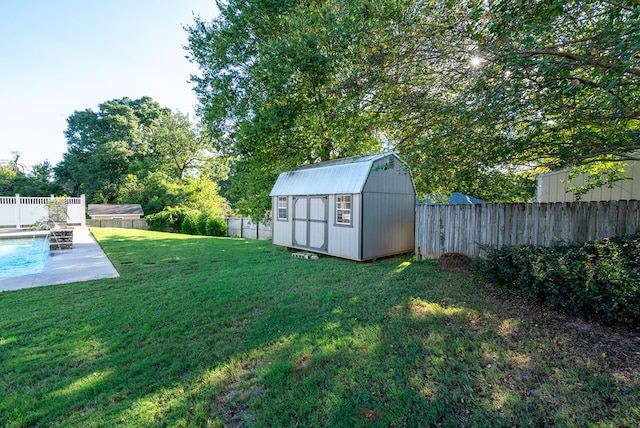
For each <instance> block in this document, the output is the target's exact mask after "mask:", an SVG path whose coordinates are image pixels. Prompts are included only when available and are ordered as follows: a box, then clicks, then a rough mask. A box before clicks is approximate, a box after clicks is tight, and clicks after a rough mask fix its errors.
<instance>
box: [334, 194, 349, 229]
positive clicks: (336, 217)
mask: <svg viewBox="0 0 640 428" xmlns="http://www.w3.org/2000/svg"><path fill="white" fill-rule="evenodd" d="M345 196H347V197H349V208H340V203H343V204H344V203H345V201H342V202H340V201H339V200H340V198H342V197H345ZM340 212H342V213H343V217H342V218H343V221H339V218H340V217H339V215H338V213H340ZM345 212H346V213H348V216H349V221H348V222H347V221H344V213H345ZM352 214H353V195H350V194H342V195H336V209H335V217H334V219H335V224H336V226H352V225H353V217H352Z"/></svg>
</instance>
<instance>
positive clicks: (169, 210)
mask: <svg viewBox="0 0 640 428" xmlns="http://www.w3.org/2000/svg"><path fill="white" fill-rule="evenodd" d="M188 212H190V210H189V209H188V208H186V207H182V206H177V207H166V208H165V209H164V210H162V211H160V212H158V213H156V214H151V215H148V216H146V217H145V218H146V219H147V225H148V226H149V229H151V230H157V231H161V232H180V231H181V230H182V222H183V221H184V218H185V216H186V215H187V213H188Z"/></svg>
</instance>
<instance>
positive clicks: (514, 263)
mask: <svg viewBox="0 0 640 428" xmlns="http://www.w3.org/2000/svg"><path fill="white" fill-rule="evenodd" d="M476 268H477V271H478V272H479V273H480V275H481V277H483V278H484V279H485V280H489V281H493V282H496V283H497V284H499V285H501V286H503V287H505V288H509V289H514V290H516V291H518V292H519V293H521V294H523V295H525V296H527V297H529V298H535V299H537V300H539V301H541V302H543V303H545V304H546V305H548V306H549V307H551V308H554V309H560V310H563V311H565V312H568V313H571V314H574V315H577V316H581V317H583V318H586V319H590V320H594V321H599V322H602V323H604V324H610V325H618V326H624V327H626V328H630V329H640V285H639V284H640V236H639V235H632V236H627V237H620V238H613V239H607V240H605V241H603V242H587V243H585V244H582V245H575V244H573V245H562V244H557V245H554V246H553V247H551V248H542V247H532V246H523V247H501V248H492V249H489V250H488V251H487V257H486V258H484V259H480V260H478V262H477V263H476Z"/></svg>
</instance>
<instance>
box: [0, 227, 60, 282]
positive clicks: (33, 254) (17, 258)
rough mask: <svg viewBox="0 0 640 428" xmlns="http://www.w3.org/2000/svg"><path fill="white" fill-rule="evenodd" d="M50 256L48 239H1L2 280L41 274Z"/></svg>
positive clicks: (0, 263) (0, 270)
mask: <svg viewBox="0 0 640 428" xmlns="http://www.w3.org/2000/svg"><path fill="white" fill-rule="evenodd" d="M48 255H49V238H48V237H44V238H43V237H32V238H9V239H0V278H9V277H14V276H22V275H30V274H35V273H40V272H42V269H44V263H45V262H46V260H47V256H48Z"/></svg>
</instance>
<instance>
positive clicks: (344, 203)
mask: <svg viewBox="0 0 640 428" xmlns="http://www.w3.org/2000/svg"><path fill="white" fill-rule="evenodd" d="M336 223H338V224H351V195H338V196H337V198H336Z"/></svg>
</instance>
